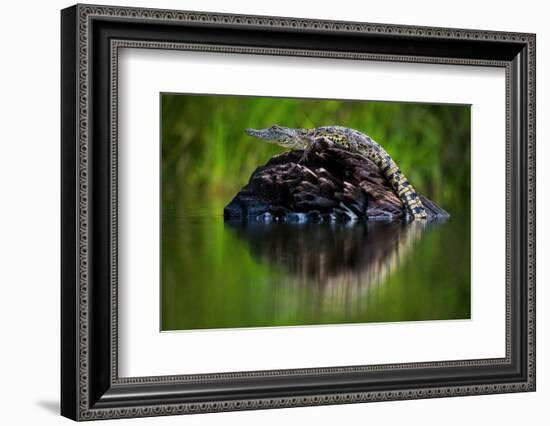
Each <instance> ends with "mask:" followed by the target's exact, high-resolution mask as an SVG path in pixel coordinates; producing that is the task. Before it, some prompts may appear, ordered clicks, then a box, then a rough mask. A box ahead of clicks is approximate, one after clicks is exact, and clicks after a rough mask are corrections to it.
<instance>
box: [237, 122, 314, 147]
mask: <svg viewBox="0 0 550 426" xmlns="http://www.w3.org/2000/svg"><path fill="white" fill-rule="evenodd" d="M245 132H246V134H247V135H249V136H254V137H256V138H259V139H262V140H264V141H266V142H268V143H272V144H275V145H279V146H282V147H284V148H291V149H303V148H304V145H305V142H304V141H303V138H302V132H301V129H291V128H289V127H284V126H278V125H277V124H275V125H273V126H271V127H268V128H267V129H261V130H255V129H246V130H245Z"/></svg>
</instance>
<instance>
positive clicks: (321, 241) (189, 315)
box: [162, 208, 470, 330]
mask: <svg viewBox="0 0 550 426" xmlns="http://www.w3.org/2000/svg"><path fill="white" fill-rule="evenodd" d="M212 211H216V209H213V208H208V209H202V210H200V211H199V210H194V211H187V212H186V215H183V216H182V215H175V214H171V213H172V212H171V211H170V210H165V211H164V216H163V221H162V236H163V238H162V329H163V330H191V329H217V328H218V329H219V328H237V327H265V326H293V325H315V324H345V323H348V324H349V323H366V322H392V321H419V320H431V319H456V318H469V315H470V264H469V256H470V241H469V223H468V221H464V220H460V218H459V219H458V220H457V219H456V218H455V219H454V220H453V218H451V219H449V220H447V221H446V222H444V223H441V224H434V223H430V224H424V223H422V222H412V223H409V224H401V223H381V222H357V223H354V224H348V225H346V224H295V223H293V224H290V223H288V224H287V223H279V222H276V223H269V224H265V223H257V222H249V223H229V222H224V220H223V217H221V216H220V215H213V214H212ZM218 211H219V210H218Z"/></svg>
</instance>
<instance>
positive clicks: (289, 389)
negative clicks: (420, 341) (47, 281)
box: [61, 5, 536, 420]
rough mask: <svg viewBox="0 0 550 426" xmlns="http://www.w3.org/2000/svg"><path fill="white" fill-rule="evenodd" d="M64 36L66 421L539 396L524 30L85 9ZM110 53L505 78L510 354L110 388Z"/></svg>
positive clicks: (529, 61) (71, 17)
mask: <svg viewBox="0 0 550 426" xmlns="http://www.w3.org/2000/svg"><path fill="white" fill-rule="evenodd" d="M61 29H62V31H61V51H62V75H61V80H62V93H61V99H62V123H61V127H62V141H61V148H62V152H61V158H62V185H61V191H62V218H61V220H62V235H61V237H62V253H61V254H62V283H61V320H62V328H61V337H62V342H61V343H62V348H61V349H62V350H61V353H62V358H61V367H62V368H61V369H62V375H61V385H62V389H61V413H62V415H64V416H66V417H69V418H71V419H74V420H93V419H105V418H123V417H141V416H160V415H170V414H187V413H205V412H217V411H230V410H248V409H265V408H280V407H293V406H309V405H323V404H345V403H355V402H369V401H383V400H401V399H416V398H436V397H445V396H464V395H479V394H491V393H504V392H521V391H534V390H535V40H536V39H535V35H534V34H523V33H509V32H494V31H479V30H464V29H449V28H425V27H413V26H403V25H386V24H369V23H358V22H336V21H321V20H308V19H295V18H281V17H269V16H244V15H229V14H215V13H203V12H185V11H170V10H155V9H138V8H127V7H106V6H96V5H76V6H73V7H70V8H67V9H64V10H63V11H62V12H61ZM121 48H136V49H161V50H181V49H183V50H194V51H199V52H205V51H208V52H224V53H236V54H249V53H254V54H260V55H272V56H300V57H315V58H332V59H353V60H369V61H389V62H398V63H427V64H450V65H461V66H465V67H467V66H489V67H498V68H502V69H504V70H505V73H506V176H502V177H496V179H503V180H504V179H505V180H506V230H505V233H506V284H505V285H506V342H503V344H505V346H506V350H505V353H506V356H505V357H503V358H484V359H467V360H457V361H434V362H413V363H400V364H391V363H390V364H385V363H383V364H376V365H355V366H326V367H323V368H307V369H291V370H288V369H287V370H268V371H252V372H240V373H236V372H227V373H223V372H218V373H212V374H194V375H171V376H152V377H119V374H118V367H119V358H118V337H119V335H118V332H119V331H118V317H117V313H118V310H117V306H118V303H119V300H118V293H117V289H118V287H117V284H118V270H117V261H118V256H119V252H118V240H117V233H118V226H119V222H118V216H117V202H118V197H119V194H118V190H119V189H118V185H117V179H118V174H117V161H118V151H117V117H118V112H119V111H118V110H117V90H118V84H119V79H120V76H119V75H118V73H117V72H118V53H119V50H120V49H121ZM493 178H495V177H493ZM503 231H504V230H503Z"/></svg>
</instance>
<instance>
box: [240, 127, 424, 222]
mask: <svg viewBox="0 0 550 426" xmlns="http://www.w3.org/2000/svg"><path fill="white" fill-rule="evenodd" d="M246 133H247V134H248V135H250V136H254V137H257V138H260V139H262V140H264V141H266V142H269V143H273V144H276V145H279V146H282V147H285V148H289V149H294V150H303V151H304V155H303V156H302V159H305V158H307V155H308V153H309V152H310V151H311V149H312V148H313V145H314V144H315V142H317V141H319V140H320V139H327V140H329V141H331V142H332V143H334V144H336V145H338V146H340V147H342V148H344V149H346V150H348V151H350V152H357V153H359V154H362V155H364V156H365V157H367V158H368V159H370V160H372V161H373V162H374V163H375V164H376V165H377V166H378V167H379V168H380V170H381V171H382V173H384V176H386V178H387V179H388V181H389V182H390V184H391V185H392V187H393V189H394V191H395V192H396V194H397V196H398V197H399V198H400V199H401V201H402V202H403V204H404V205H405V206H406V208H407V210H408V212H409V213H410V214H411V215H412V217H413V218H414V219H426V210H425V209H424V206H423V205H422V201H420V197H419V196H418V194H417V193H416V191H415V190H414V188H413V186H412V185H411V184H410V183H409V181H408V180H407V178H406V177H405V175H404V174H403V173H402V172H401V170H400V169H399V167H397V164H395V161H393V159H392V158H391V157H390V155H389V154H388V153H387V152H386V151H385V150H384V148H382V147H381V146H380V144H378V143H377V142H375V141H374V140H373V139H371V138H370V137H369V136H367V135H366V134H364V133H361V132H359V131H357V130H354V129H350V128H347V127H342V126H323V127H315V128H313V129H292V128H289V127H283V126H277V125H274V126H272V127H269V128H267V129H262V130H254V129H246Z"/></svg>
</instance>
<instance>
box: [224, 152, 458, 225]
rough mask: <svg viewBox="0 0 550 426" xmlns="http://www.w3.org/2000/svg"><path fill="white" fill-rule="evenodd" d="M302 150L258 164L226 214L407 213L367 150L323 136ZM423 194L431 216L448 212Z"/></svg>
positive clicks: (319, 216) (400, 216)
mask: <svg viewBox="0 0 550 426" xmlns="http://www.w3.org/2000/svg"><path fill="white" fill-rule="evenodd" d="M301 156H302V151H289V152H285V153H283V154H280V155H276V156H274V157H272V158H271V159H270V160H269V161H268V162H267V163H266V164H265V165H263V166H261V167H258V168H257V169H256V170H255V171H254V172H253V173H252V175H251V177H250V180H249V182H248V184H247V185H246V186H244V187H243V188H242V189H241V190H240V191H239V192H238V194H237V195H236V196H235V197H234V198H233V200H232V201H231V202H230V203H229V204H228V205H227V206H226V207H225V209H224V217H225V219H226V220H232V221H239V220H249V221H260V222H270V221H279V220H281V221H285V222H300V223H302V222H303V223H305V222H319V223H321V222H336V221H355V220H364V219H368V220H385V221H402V220H405V219H407V217H408V215H407V212H406V210H405V208H404V206H403V203H402V202H401V200H400V199H399V198H398V197H397V195H396V194H395V192H394V190H393V189H392V187H391V186H390V184H389V182H388V180H387V179H386V178H385V176H384V175H383V174H382V173H381V171H380V169H379V168H378V166H377V165H376V164H375V163H374V162H372V161H370V160H369V159H367V158H366V157H364V156H363V155H360V154H356V153H351V152H349V151H346V150H344V149H341V148H339V147H338V146H337V145H335V144H332V143H331V142H329V141H320V142H318V143H316V145H315V146H314V147H313V149H312V151H311V152H310V153H309V155H308V157H307V159H305V160H304V161H301V162H300V158H301ZM413 184H414V183H413ZM419 196H420V199H421V200H422V203H423V204H424V208H425V209H426V213H427V215H428V220H434V219H442V218H447V217H449V214H448V213H447V212H446V211H445V210H443V209H442V208H441V207H439V206H437V205H436V204H435V203H434V202H432V201H430V200H428V199H427V198H426V197H424V196H423V195H422V194H419Z"/></svg>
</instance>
